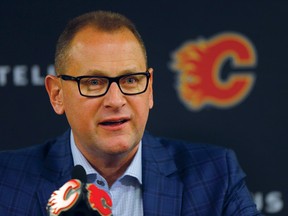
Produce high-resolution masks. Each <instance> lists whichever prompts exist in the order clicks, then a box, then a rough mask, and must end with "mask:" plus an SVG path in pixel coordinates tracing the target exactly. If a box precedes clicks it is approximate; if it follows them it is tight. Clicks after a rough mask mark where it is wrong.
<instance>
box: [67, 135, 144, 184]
mask: <svg viewBox="0 0 288 216" xmlns="http://www.w3.org/2000/svg"><path fill="white" fill-rule="evenodd" d="M70 146H71V151H72V157H73V161H74V166H76V165H81V166H83V168H84V169H85V171H86V174H87V175H91V174H96V175H100V174H99V173H98V172H97V171H96V170H95V169H94V168H93V167H92V166H91V164H90V163H89V162H88V161H87V160H86V158H85V157H84V155H83V154H82V153H81V152H80V150H79V149H78V147H77V146H76V144H75V140H74V136H73V133H72V130H71V133H70ZM124 176H131V177H134V178H136V179H137V180H138V181H139V183H140V184H142V141H140V143H139V148H138V150H137V152H136V154H135V156H134V158H133V160H132V162H131V164H130V165H129V167H128V168H127V170H126V171H125V173H124V174H123V175H122V176H121V177H120V178H119V179H121V178H123V177H124Z"/></svg>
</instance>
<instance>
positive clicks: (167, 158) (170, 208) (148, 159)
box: [142, 133, 183, 216]
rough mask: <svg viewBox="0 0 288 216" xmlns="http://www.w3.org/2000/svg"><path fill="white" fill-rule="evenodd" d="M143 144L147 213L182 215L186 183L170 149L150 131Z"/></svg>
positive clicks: (144, 205) (144, 201)
mask: <svg viewBox="0 0 288 216" xmlns="http://www.w3.org/2000/svg"><path fill="white" fill-rule="evenodd" d="M142 146H143V150H142V172H143V208H144V215H145V216H149V215H180V214H181V203H182V193H183V184H182V182H181V180H180V178H179V175H178V174H177V167H176V165H175V163H174V161H173V158H172V157H171V154H170V153H169V150H168V149H167V148H165V146H163V144H162V143H160V142H159V140H157V139H155V138H154V137H152V136H151V135H149V134H147V133H145V135H144V137H143V145H142Z"/></svg>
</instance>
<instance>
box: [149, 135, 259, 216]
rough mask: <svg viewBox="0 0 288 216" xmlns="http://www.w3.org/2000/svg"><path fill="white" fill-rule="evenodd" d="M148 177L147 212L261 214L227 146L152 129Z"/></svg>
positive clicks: (172, 213)
mask: <svg viewBox="0 0 288 216" xmlns="http://www.w3.org/2000/svg"><path fill="white" fill-rule="evenodd" d="M143 178H144V179H143V189H144V190H143V192H144V211H146V212H145V215H157V213H158V215H161V214H163V215H165V214H167V215H168V214H169V212H170V215H201V216H205V215H207V216H208V215H213V216H217V215H227V216H228V215H243V216H244V215H245V216H246V215H247V216H248V215H249V216H250V215H259V213H258V212H257V210H256V207H255V204H254V202H253V200H252V197H251V195H250V192H249V191H248V189H247V187H246V184H245V174H244V172H243V171H242V169H241V168H240V166H239V164H238V162H237V159H236V156H235V154H234V152H233V151H232V150H229V149H226V148H222V147H217V146H213V145H206V144H205V145H204V144H195V143H188V142H185V141H179V140H171V139H166V138H159V137H153V136H151V135H150V134H147V133H146V134H145V136H144V138H143ZM156 212H157V213H156Z"/></svg>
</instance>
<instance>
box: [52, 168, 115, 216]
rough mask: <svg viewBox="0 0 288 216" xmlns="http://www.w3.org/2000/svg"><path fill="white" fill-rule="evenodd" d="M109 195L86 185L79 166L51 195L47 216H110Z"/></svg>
mask: <svg viewBox="0 0 288 216" xmlns="http://www.w3.org/2000/svg"><path fill="white" fill-rule="evenodd" d="M111 208H112V200H111V198H110V196H109V194H108V193H107V192H106V191H104V190H102V189H100V188H98V187H96V186H95V185H94V184H87V175H86V172H85V170H84V168H83V167H82V166H81V165H76V166H75V167H74V168H73V171H72V179H71V180H69V181H68V182H66V183H65V184H64V185H63V186H62V187H61V188H59V190H56V191H54V192H53V193H52V195H51V197H50V199H49V200H48V204H47V213H48V216H112V210H111Z"/></svg>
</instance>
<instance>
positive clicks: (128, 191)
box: [70, 131, 143, 216]
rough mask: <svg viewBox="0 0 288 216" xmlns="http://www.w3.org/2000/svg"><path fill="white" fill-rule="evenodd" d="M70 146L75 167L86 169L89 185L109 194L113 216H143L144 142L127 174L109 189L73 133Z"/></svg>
mask: <svg viewBox="0 0 288 216" xmlns="http://www.w3.org/2000/svg"><path fill="white" fill-rule="evenodd" d="M70 144H71V151H72V157H73V161H74V166H75V165H78V164H79V165H81V166H83V167H84V169H85V171H86V173H87V180H88V183H93V184H95V185H96V186H97V187H99V188H101V189H103V190H105V191H106V192H108V193H109V194H110V196H111V199H112V213H113V216H132V215H135V216H136V215H137V216H142V215H143V201H142V189H141V186H142V161H141V160H142V153H141V152H142V142H141V141H140V143H139V148H138V151H137V153H136V155H135V157H134V158H133V160H132V162H131V164H130V165H129V167H128V168H127V170H126V171H125V173H124V174H123V175H122V176H121V177H120V178H118V179H117V181H115V182H114V183H113V185H112V186H111V187H110V188H109V186H108V184H107V181H106V180H105V179H104V178H103V177H102V176H101V175H100V174H99V173H98V172H97V171H96V170H95V169H94V168H93V167H92V166H91V164H90V163H89V162H88V161H87V160H86V158H85V157H84V156H83V154H82V153H81V152H80V150H79V149H78V148H77V146H76V145H75V141H74V137H73V133H72V131H71V135H70Z"/></svg>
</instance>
